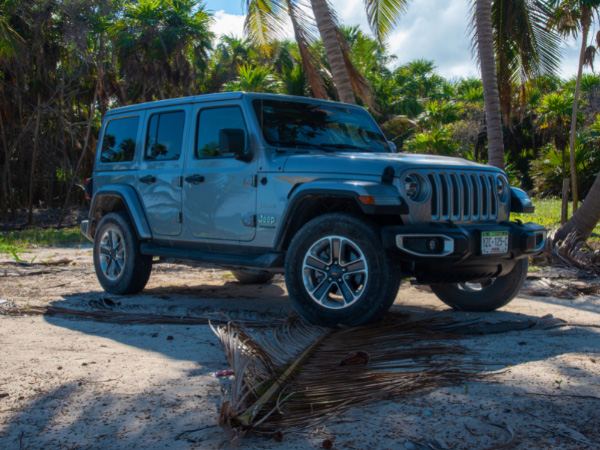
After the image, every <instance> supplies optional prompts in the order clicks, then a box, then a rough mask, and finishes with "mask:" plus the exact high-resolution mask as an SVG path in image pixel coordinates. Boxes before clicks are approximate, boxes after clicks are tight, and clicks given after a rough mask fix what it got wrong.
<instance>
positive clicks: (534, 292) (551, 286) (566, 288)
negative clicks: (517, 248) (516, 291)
mask: <svg viewBox="0 0 600 450" xmlns="http://www.w3.org/2000/svg"><path fill="white" fill-rule="evenodd" d="M521 293H522V294H523V295H529V296H532V297H555V298H563V299H575V298H577V297H580V296H584V295H593V294H598V293H600V283H590V282H589V281H577V280H573V279H568V280H565V281H564V282H563V283H561V282H559V281H558V280H553V279H551V278H536V279H535V280H532V281H530V282H528V283H527V285H526V286H525V287H524V288H523V290H522V291H521Z"/></svg>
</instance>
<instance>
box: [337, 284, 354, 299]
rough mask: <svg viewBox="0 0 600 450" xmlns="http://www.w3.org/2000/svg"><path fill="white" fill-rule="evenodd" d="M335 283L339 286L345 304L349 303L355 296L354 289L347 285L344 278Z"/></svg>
mask: <svg viewBox="0 0 600 450" xmlns="http://www.w3.org/2000/svg"><path fill="white" fill-rule="evenodd" d="M337 285H338V287H339V288H340V291H341V293H342V297H344V303H345V304H347V303H351V302H352V301H353V300H354V299H355V298H356V295H355V292H354V290H353V289H352V288H351V287H350V286H348V282H347V281H346V280H345V279H342V281H340V282H339V283H337Z"/></svg>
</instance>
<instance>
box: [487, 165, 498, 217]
mask: <svg viewBox="0 0 600 450" xmlns="http://www.w3.org/2000/svg"><path fill="white" fill-rule="evenodd" d="M488 181H489V182H490V201H491V205H492V207H491V211H490V217H491V218H492V219H496V218H497V217H498V190H497V189H496V179H495V178H494V176H493V175H488Z"/></svg>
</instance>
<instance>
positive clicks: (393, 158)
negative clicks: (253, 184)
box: [283, 153, 501, 176]
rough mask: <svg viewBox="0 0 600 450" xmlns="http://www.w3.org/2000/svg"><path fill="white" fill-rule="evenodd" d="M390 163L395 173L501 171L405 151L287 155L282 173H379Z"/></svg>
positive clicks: (482, 165) (463, 161) (462, 161)
mask: <svg viewBox="0 0 600 450" xmlns="http://www.w3.org/2000/svg"><path fill="white" fill-rule="evenodd" d="M388 166H392V167H393V168H394V169H395V170H396V174H399V173H400V172H402V171H404V170H406V169H409V168H411V167H414V168H418V167H427V168H432V169H433V168H435V169H460V170H465V169H467V170H468V169H475V170H489V171H492V172H501V170H500V169H498V168H496V167H491V166H487V165H485V164H479V163H476V162H473V161H468V160H466V159H462V158H451V157H448V156H434V155H419V154H406V153H311V154H296V155H290V156H289V157H288V158H287V160H286V161H285V164H284V167H283V171H284V172H288V173H290V172H303V173H343V174H356V175H361V174H362V175H375V176H377V175H381V174H382V173H383V170H384V169H385V168H386V167H388Z"/></svg>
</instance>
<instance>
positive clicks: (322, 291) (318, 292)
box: [311, 278, 332, 303]
mask: <svg viewBox="0 0 600 450" xmlns="http://www.w3.org/2000/svg"><path fill="white" fill-rule="evenodd" d="M331 285H332V283H331V282H330V281H329V280H328V279H327V278H323V281H321V284H319V285H318V286H317V287H316V288H315V290H314V291H313V292H312V293H311V294H312V295H313V297H314V298H315V299H317V301H318V302H319V303H322V302H323V297H325V296H326V295H327V294H329V291H330V290H331Z"/></svg>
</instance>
